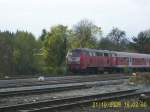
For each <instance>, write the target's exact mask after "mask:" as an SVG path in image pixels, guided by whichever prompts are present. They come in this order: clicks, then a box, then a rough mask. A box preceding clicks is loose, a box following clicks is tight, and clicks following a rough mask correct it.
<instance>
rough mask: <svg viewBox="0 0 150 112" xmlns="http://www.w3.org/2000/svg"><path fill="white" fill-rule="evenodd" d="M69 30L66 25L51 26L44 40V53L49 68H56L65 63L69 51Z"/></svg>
mask: <svg viewBox="0 0 150 112" xmlns="http://www.w3.org/2000/svg"><path fill="white" fill-rule="evenodd" d="M67 32H68V29H67V27H66V26H63V25H57V26H54V27H52V28H51V31H50V32H48V35H47V38H46V40H45V42H44V48H43V49H44V50H43V55H44V59H45V63H46V66H47V68H48V69H51V70H52V69H54V68H57V67H61V66H63V65H64V62H65V56H66V53H67V46H68V44H67V43H68V41H67Z"/></svg>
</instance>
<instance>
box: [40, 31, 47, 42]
mask: <svg viewBox="0 0 150 112" xmlns="http://www.w3.org/2000/svg"><path fill="white" fill-rule="evenodd" d="M46 35H47V31H46V29H43V30H42V34H41V36H40V37H39V40H41V41H44V40H45V39H46Z"/></svg>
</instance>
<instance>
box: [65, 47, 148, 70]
mask: <svg viewBox="0 0 150 112" xmlns="http://www.w3.org/2000/svg"><path fill="white" fill-rule="evenodd" d="M66 58H67V65H68V68H69V70H70V71H72V72H81V71H95V72H97V71H122V70H123V69H124V68H125V67H128V68H130V69H133V70H134V69H136V70H140V69H141V70H149V69H150V55H148V54H139V53H128V52H117V51H108V50H96V49H88V48H77V49H74V50H72V51H70V52H68V54H67V56H66Z"/></svg>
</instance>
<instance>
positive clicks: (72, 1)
mask: <svg viewBox="0 0 150 112" xmlns="http://www.w3.org/2000/svg"><path fill="white" fill-rule="evenodd" d="M82 19H89V20H90V21H92V22H93V23H94V24H96V25H97V26H99V27H101V28H102V31H103V34H104V35H105V34H107V33H108V32H110V31H111V29H112V28H113V27H118V28H119V29H121V30H124V31H126V33H127V35H128V36H129V37H132V36H137V34H138V33H139V32H140V31H144V30H147V29H149V28H150V0H0V30H1V31H4V30H9V31H13V32H15V31H16V30H24V31H29V32H32V33H33V34H34V35H35V36H36V37H38V36H39V35H40V34H41V31H42V29H47V30H48V31H50V27H52V26H53V25H57V24H63V25H67V26H69V28H72V27H73V26H74V25H75V24H77V23H78V22H79V21H80V20H82Z"/></svg>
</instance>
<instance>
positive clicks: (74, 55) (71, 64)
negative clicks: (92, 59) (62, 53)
mask: <svg viewBox="0 0 150 112" xmlns="http://www.w3.org/2000/svg"><path fill="white" fill-rule="evenodd" d="M80 57H81V50H80V49H74V50H72V51H70V52H68V54H67V56H66V63H67V65H68V68H69V71H71V72H79V71H80V70H81V63H80Z"/></svg>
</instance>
